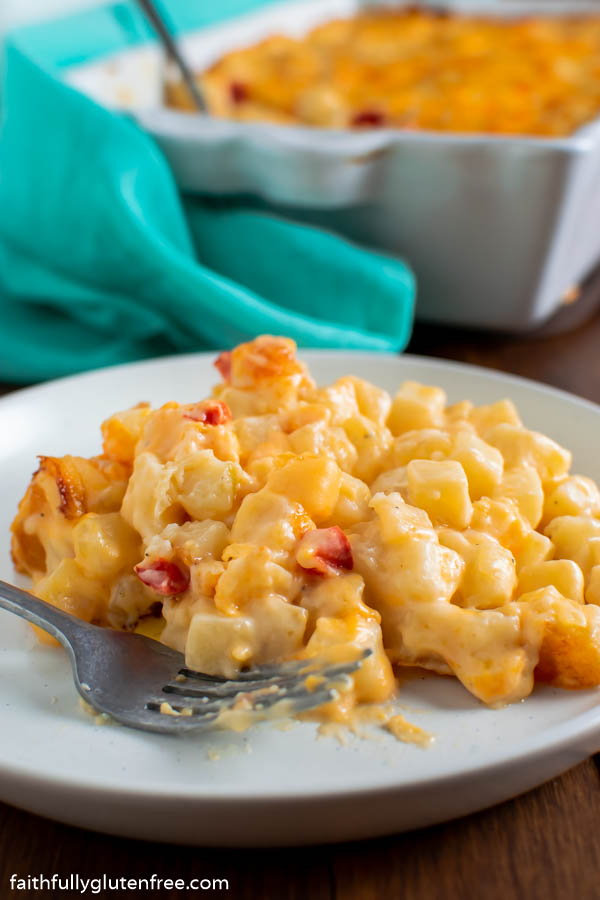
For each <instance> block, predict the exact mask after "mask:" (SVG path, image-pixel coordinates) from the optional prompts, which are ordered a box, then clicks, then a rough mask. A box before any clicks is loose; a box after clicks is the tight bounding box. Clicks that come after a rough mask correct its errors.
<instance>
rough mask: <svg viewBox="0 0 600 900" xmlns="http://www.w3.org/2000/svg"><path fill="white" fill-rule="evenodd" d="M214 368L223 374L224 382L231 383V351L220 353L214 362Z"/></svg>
mask: <svg viewBox="0 0 600 900" xmlns="http://www.w3.org/2000/svg"><path fill="white" fill-rule="evenodd" d="M214 367H215V369H217V371H218V372H220V373H221V378H222V379H223V381H231V350H224V351H223V353H219V355H218V356H217V358H216V359H215V361H214Z"/></svg>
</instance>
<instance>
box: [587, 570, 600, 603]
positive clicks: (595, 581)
mask: <svg viewBox="0 0 600 900" xmlns="http://www.w3.org/2000/svg"><path fill="white" fill-rule="evenodd" d="M585 602H586V603H595V604H596V606H600V564H598V565H597V566H592V568H591V569H590V575H589V580H588V586H587V590H586V592H585Z"/></svg>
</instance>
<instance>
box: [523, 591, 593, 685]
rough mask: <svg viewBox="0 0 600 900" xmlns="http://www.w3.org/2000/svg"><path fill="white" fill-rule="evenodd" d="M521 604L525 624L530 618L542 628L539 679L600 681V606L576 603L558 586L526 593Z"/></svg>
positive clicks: (573, 682) (562, 682)
mask: <svg viewBox="0 0 600 900" xmlns="http://www.w3.org/2000/svg"><path fill="white" fill-rule="evenodd" d="M518 605H519V606H520V608H521V610H522V617H523V622H524V624H525V627H527V622H528V620H529V621H530V622H531V623H532V624H533V626H534V627H538V628H542V641H541V646H540V651H539V662H538V664H537V667H536V670H535V677H536V680H537V681H546V682H550V683H551V684H554V685H556V686H557V687H563V688H570V689H577V688H589V687H594V686H596V685H597V684H599V683H600V608H598V607H597V606H594V605H593V604H590V605H585V606H580V605H579V604H577V603H572V602H570V601H569V600H567V599H566V598H565V597H562V596H561V595H560V594H559V593H558V591H557V590H556V588H554V587H548V588H540V589H538V590H537V591H533V592H532V593H529V594H523V595H522V596H521V597H520V598H519V603H518ZM536 619H537V623H536Z"/></svg>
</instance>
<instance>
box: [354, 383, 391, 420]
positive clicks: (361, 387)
mask: <svg viewBox="0 0 600 900" xmlns="http://www.w3.org/2000/svg"><path fill="white" fill-rule="evenodd" d="M347 377H348V380H349V381H351V382H352V384H353V385H354V390H355V392H356V399H357V401H358V409H359V412H360V413H361V414H362V415H363V416H367V418H369V419H371V420H372V421H373V422H377V423H378V424H379V425H385V422H386V419H387V417H388V415H389V412H390V409H391V407H392V398H391V397H390V395H389V394H388V392H387V391H384V390H383V388H380V387H377V385H375V384H371V383H370V382H369V381H364V380H363V379H362V378H355V377H354V376H352V375H349V376H347Z"/></svg>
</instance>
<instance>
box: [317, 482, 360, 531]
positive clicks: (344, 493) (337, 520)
mask: <svg viewBox="0 0 600 900" xmlns="http://www.w3.org/2000/svg"><path fill="white" fill-rule="evenodd" d="M370 500H371V491H370V490H369V488H368V487H367V485H366V484H365V483H364V481H361V480H360V478H354V477H353V476H352V475H348V474H347V472H342V477H341V479H340V492H339V494H338V498H337V502H336V504H335V506H334V508H333V512H332V513H331V516H330V518H329V519H326V520H325V521H324V522H323V525H325V526H328V525H339V527H340V528H350V526H351V525H354V524H355V523H356V522H361V521H364V519H366V518H367V515H368V511H369V502H370Z"/></svg>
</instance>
